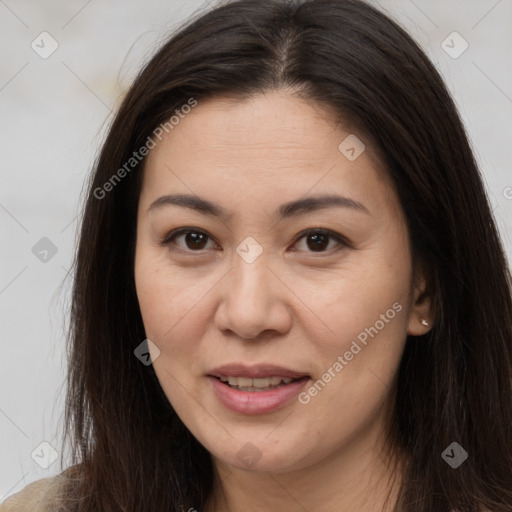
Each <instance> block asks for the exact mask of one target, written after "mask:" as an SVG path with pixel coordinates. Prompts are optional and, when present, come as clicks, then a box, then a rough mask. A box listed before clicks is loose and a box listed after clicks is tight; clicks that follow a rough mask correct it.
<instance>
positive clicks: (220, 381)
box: [207, 364, 311, 415]
mask: <svg viewBox="0 0 512 512" xmlns="http://www.w3.org/2000/svg"><path fill="white" fill-rule="evenodd" d="M207 378H208V380H209V381H210V383H211V384H212V389H213V391H214V394H215V396H216V397H217V399H218V400H219V401H220V403H221V404H222V405H224V406H225V407H226V408H228V409H230V410H231V411H234V412H238V413H242V414H250V415H254V414H265V413H270V412H272V411H275V410H277V409H280V408H281V407H284V406H285V405H286V404H289V403H290V402H291V401H292V400H293V399H294V398H296V397H297V395H298V394H299V393H300V392H301V390H302V389H303V388H304V386H305V385H306V383H307V382H308V381H310V379H311V377H310V375H308V374H306V373H303V372H298V371H294V370H290V369H286V368H282V367H278V366H274V365H258V366H251V367H249V366H245V365H239V364H235V365H225V366H222V367H220V368H217V369H216V370H213V371H212V372H211V373H209V374H208V375H207Z"/></svg>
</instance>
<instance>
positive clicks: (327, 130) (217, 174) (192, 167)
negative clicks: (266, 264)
mask: <svg viewBox="0 0 512 512" xmlns="http://www.w3.org/2000/svg"><path fill="white" fill-rule="evenodd" d="M355 137H357V135H356V134H353V133H351V131H350V129H349V128H347V127H344V126H342V125H340V124H339V123H338V122H337V120H336V115H335V113H334V112H333V111H330V110H329V109H327V108H326V107H324V106H321V105H319V104H318V103H315V102H312V101H307V100H304V99H301V98H298V97H296V96H293V95H292V94H291V93H290V92H288V91H272V92H269V93H265V94H258V95H254V96H252V97H250V98H248V99H245V100H235V99H233V98H226V97H217V98H211V99H208V100H206V101H201V100H199V101H198V103H197V106H195V107H194V108H193V109H191V110H190V112H189V113H187V114H182V115H181V116H180V120H179V123H178V124H176V125H175V126H174V127H173V128H172V130H170V131H169V133H167V134H165V135H164V136H163V138H162V141H160V142H157V144H156V146H155V147H154V148H153V149H152V150H151V151H150V153H149V155H148V158H147V160H146V164H145V169H144V181H143V196H147V195H151V196H155V194H157V193H168V192H169V190H167V189H170V190H175V189H178V190H179V191H183V192H188V193H198V194H200V195H202V196H204V195H208V192H210V193H211V194H214V195H215V196H216V197H223V196H226V195H231V196H233V195H236V196H237V197H238V198H239V199H240V200H243V201H244V202H245V201H249V202H251V201H255V202H257V201H262V200H265V199H268V198H270V197H271V196H272V195H273V194H275V193H277V194H279V195H280V197H281V198H282V197H283V194H284V195H289V196H290V197H291V198H292V197H293V198H296V197H297V196H300V195H304V194H307V193H308V191H309V190H313V189H315V190H314V191H315V192H318V193H326V192H332V191H333V189H337V191H338V192H345V191H351V192H352V193H353V194H356V195H358V196H359V197H358V199H360V200H361V201H362V200H363V198H366V201H367V202H368V201H369V202H375V201H376V198H375V197H373V198H372V197H370V196H372V190H373V192H374V194H373V195H375V193H377V195H378V194H380V196H382V194H383V193H384V194H385V195H386V196H387V197H388V199H391V200H394V199H395V198H392V197H390V196H389V193H390V191H389V188H390V183H389V179H388V178H387V175H386V173H385V171H384V170H383V169H382V166H381V165H380V163H379V161H378V160H377V159H376V158H375V156H374V155H373V152H372V149H371V147H370V146H369V144H368V143H366V144H365V148H364V150H363V151H362V152H361V154H360V155H359V156H357V158H356V159H355V160H351V159H349V158H347V156H346V154H344V153H343V151H342V150H344V149H346V147H345V146H346V145H347V144H345V143H344V141H346V140H348V141H349V143H350V144H349V145H352V146H354V142H355V144H356V145H355V146H354V147H355V149H356V150H357V151H358V152H359V151H361V148H362V147H363V146H360V147H359V146H357V144H358V142H357V141H358V140H359V141H360V143H361V144H364V142H363V140H364V137H363V136H361V135H359V137H357V138H355ZM347 138H348V139H347ZM340 144H341V150H340ZM349 149H350V148H349ZM349 156H350V154H349ZM200 192H201V193H200ZM237 197H231V198H230V199H231V200H232V201H236V199H237ZM153 199H154V197H153ZM381 199H384V198H382V197H381Z"/></svg>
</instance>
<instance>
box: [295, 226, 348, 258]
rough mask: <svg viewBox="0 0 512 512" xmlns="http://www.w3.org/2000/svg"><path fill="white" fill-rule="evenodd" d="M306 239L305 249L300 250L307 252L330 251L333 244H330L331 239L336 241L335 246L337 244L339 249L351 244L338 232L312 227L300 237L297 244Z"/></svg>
mask: <svg viewBox="0 0 512 512" xmlns="http://www.w3.org/2000/svg"><path fill="white" fill-rule="evenodd" d="M302 239H305V247H306V248H305V249H304V248H302V249H300V250H305V251H306V252H320V253H322V252H329V251H330V250H331V249H332V244H331V246H329V244H330V242H331V241H334V242H335V244H334V246H335V248H336V245H337V246H338V249H340V248H343V247H346V246H348V245H349V244H348V243H347V242H346V241H345V240H344V239H343V238H342V237H341V236H340V235H338V234H337V233H334V232H332V231H326V230H318V229H312V230H309V231H306V232H304V233H302V235H301V236H300V238H298V240H297V242H296V244H297V243H298V241H299V240H302Z"/></svg>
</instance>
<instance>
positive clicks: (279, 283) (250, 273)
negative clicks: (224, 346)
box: [215, 255, 293, 339]
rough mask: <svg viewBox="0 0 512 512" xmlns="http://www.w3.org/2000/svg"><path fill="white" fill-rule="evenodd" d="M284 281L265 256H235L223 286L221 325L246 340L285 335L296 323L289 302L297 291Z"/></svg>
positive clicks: (218, 316) (218, 318)
mask: <svg viewBox="0 0 512 512" xmlns="http://www.w3.org/2000/svg"><path fill="white" fill-rule="evenodd" d="M283 281H284V279H283V278H282V277H281V276H279V275H278V273H277V272H276V271H275V270H273V269H272V268H270V267H269V266H268V262H267V260H266V259H265V258H264V257H262V256H260V257H259V258H257V259H256V261H253V262H252V263H247V262H246V261H244V260H243V259H242V258H240V257H239V256H238V255H235V257H234V260H233V268H232V269H231V270H230V271H229V272H228V275H227V276H226V278H225V279H223V284H222V287H221V288H220V293H221V299H220V303H219V305H218V308H217V311H216V315H215V323H216V326H217V328H218V329H219V330H220V331H222V332H223V333H224V334H228V333H230V332H231V333H234V334H236V335H237V336H238V337H240V338H243V339H261V338H262V337H263V336H269V335H271V334H270V333H272V335H274V336H276V335H281V334H285V333H286V332H287V331H288V330H289V329H290V327H291V324H292V315H291V305H290V302H289V301H290V298H291V297H293V292H292V291H291V290H290V289H289V288H288V287H287V285H286V283H285V282H283Z"/></svg>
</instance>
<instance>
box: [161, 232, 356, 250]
mask: <svg viewBox="0 0 512 512" xmlns="http://www.w3.org/2000/svg"><path fill="white" fill-rule="evenodd" d="M179 239H181V240H182V243H181V244H179V243H177V240H179ZM302 239H305V248H302V249H299V250H305V251H306V252H316V253H323V252H331V251H333V248H332V247H329V245H331V244H330V242H332V241H334V242H335V243H336V244H337V246H338V247H337V248H336V246H335V248H334V251H338V250H341V249H343V248H344V247H351V245H350V243H349V242H348V241H347V240H346V239H345V238H344V237H342V236H341V235H339V234H338V233H335V232H334V231H330V230H326V229H321V228H310V229H308V230H306V231H303V232H302V233H300V234H299V236H298V238H297V240H296V241H295V243H294V246H297V244H298V242H299V241H301V240H302ZM208 241H211V242H212V243H213V239H212V238H211V237H210V236H209V235H208V234H207V233H206V232H204V231H202V230H200V229H196V228H180V229H178V230H176V231H172V232H171V233H169V234H167V235H166V236H165V237H164V238H163V239H162V240H161V242H160V244H161V245H162V246H167V247H169V246H171V245H175V246H177V248H178V250H182V251H185V252H200V251H203V250H205V249H208V247H207V245H208ZM299 245H300V244H299ZM171 249H172V250H174V248H172V247H171ZM326 249H327V250H326ZM292 251H294V252H295V251H297V249H296V248H294V249H292Z"/></svg>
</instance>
